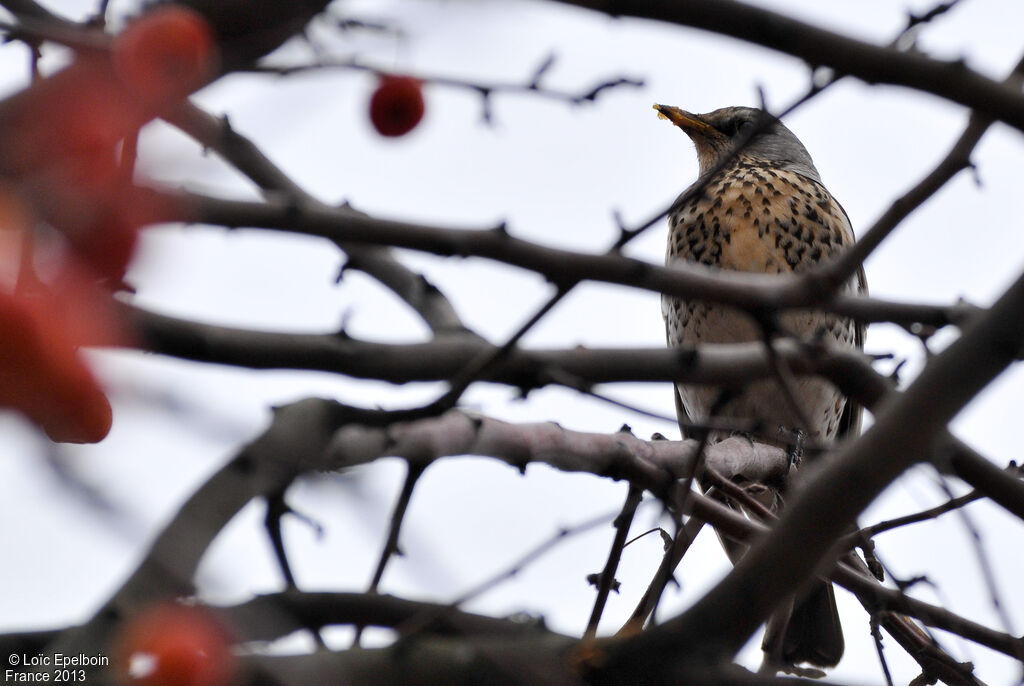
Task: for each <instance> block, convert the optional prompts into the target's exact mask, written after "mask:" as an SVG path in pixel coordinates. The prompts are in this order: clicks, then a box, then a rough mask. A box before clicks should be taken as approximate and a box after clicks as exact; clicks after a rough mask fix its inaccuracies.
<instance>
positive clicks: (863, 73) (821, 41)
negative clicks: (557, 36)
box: [559, 0, 1024, 131]
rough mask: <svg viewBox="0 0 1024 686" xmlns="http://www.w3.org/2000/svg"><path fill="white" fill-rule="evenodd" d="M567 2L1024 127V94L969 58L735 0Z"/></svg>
mask: <svg viewBox="0 0 1024 686" xmlns="http://www.w3.org/2000/svg"><path fill="white" fill-rule="evenodd" d="M559 1H560V2H565V3H566V4H570V5H577V6H579V7H587V8H590V9H593V10H597V11H599V12H605V13H607V14H611V15H613V16H632V17H640V18H646V19H656V20H659V21H664V22H669V23H674V24H681V25H684V26H692V27H694V28H699V29H705V30H707V31H713V32H715V33H720V34H722V35H726V36H733V37H735V38H739V39H742V40H745V41H749V42H751V43H756V44H758V45H763V46H765V47H767V48H771V49H773V50H778V51H779V52H784V53H788V54H790V55H794V56H796V57H800V58H802V59H803V60H804V61H805V62H807V63H808V64H809V65H811V66H812V67H818V66H828V67H831V68H832V69H834V70H835V71H836V72H838V73H839V74H840V75H850V76H856V77H857V78H859V79H861V80H863V81H865V82H867V83H872V84H874V83H889V84H893V85H898V86H907V87H909V88H915V89H917V90H921V91H924V92H927V93H933V94H935V95H938V96H940V97H943V98H946V99H947V100H951V101H953V102H958V103H960V104H962V105H965V106H967V107H969V108H971V109H973V110H975V111H977V112H980V113H984V114H986V115H988V116H990V117H992V118H993V119H998V120H1001V121H1004V122H1006V123H1008V124H1010V125H1011V126H1014V127H1016V128H1018V129H1021V130H1022V131H1024V94H1022V93H1021V92H1020V90H1019V89H1016V88H1013V87H1011V86H1009V85H1007V84H1004V83H999V82H998V81H994V80H992V79H989V78H986V77H984V76H982V75H981V74H978V73H977V72H975V71H972V70H971V69H969V68H967V67H966V66H965V65H964V64H963V63H962V62H949V61H941V60H936V59H932V58H929V57H926V56H924V55H922V54H920V53H917V52H901V51H899V50H897V49H895V48H891V47H885V46H878V45H873V44H871V43H866V42H864V41H859V40H856V39H853V38H849V37H847V36H844V35H842V34H838V33H834V32H832V31H827V30H824V29H821V28H818V27H816V26H813V25H811V24H807V23H805V22H802V21H798V20H796V19H791V18H789V17H787V16H785V15H782V14H778V13H776V12H772V11H770V10H766V9H761V8H759V7H754V6H751V5H746V4H743V3H739V2H735V0H687V2H646V1H642V0H559Z"/></svg>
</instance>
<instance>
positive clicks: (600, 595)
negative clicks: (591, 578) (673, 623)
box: [583, 486, 643, 639]
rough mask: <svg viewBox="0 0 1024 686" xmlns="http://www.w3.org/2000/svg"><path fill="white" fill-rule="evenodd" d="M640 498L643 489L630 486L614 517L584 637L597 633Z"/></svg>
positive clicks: (590, 636)
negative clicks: (611, 535)
mask: <svg viewBox="0 0 1024 686" xmlns="http://www.w3.org/2000/svg"><path fill="white" fill-rule="evenodd" d="M642 499H643V490H642V489H639V488H637V487H636V486H630V487H629V491H628V492H627V493H626V502H625V503H623V505H622V511H621V512H620V513H619V516H618V517H616V518H615V538H614V539H613V540H612V547H611V550H609V551H608V560H607V562H605V565H604V569H602V570H601V574H600V576H598V578H597V598H596V599H595V600H594V609H593V610H592V611H591V613H590V619H589V621H588V622H587V629H586V631H585V632H584V633H583V637H584V639H587V638H593V637H594V636H596V635H597V626H598V624H599V623H600V622H601V615H602V614H603V613H604V606H605V604H606V603H607V602H608V594H609V593H610V592H611V589H612V586H613V585H614V584H615V572H616V570H617V569H618V568H619V559H620V558H621V557H622V550H623V549H624V548H625V547H626V538H627V537H628V536H629V527H630V525H631V524H632V523H633V516H634V515H635V514H636V508H637V507H638V506H639V505H640V501H641V500H642Z"/></svg>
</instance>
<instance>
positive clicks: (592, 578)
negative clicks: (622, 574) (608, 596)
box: [587, 573, 622, 593]
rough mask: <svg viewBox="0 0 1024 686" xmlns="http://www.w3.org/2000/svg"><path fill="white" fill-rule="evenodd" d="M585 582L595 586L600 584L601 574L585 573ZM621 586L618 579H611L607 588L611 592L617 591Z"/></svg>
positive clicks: (597, 586)
mask: <svg viewBox="0 0 1024 686" xmlns="http://www.w3.org/2000/svg"><path fill="white" fill-rule="evenodd" d="M587 583H588V584H590V585H591V586H593V587H595V588H599V587H600V586H601V575H600V574H596V573H595V574H587ZM620 588H622V583H621V582H620V581H619V580H618V579H612V581H611V583H610V584H609V585H608V590H609V591H612V592H613V593H618V592H619V589H620Z"/></svg>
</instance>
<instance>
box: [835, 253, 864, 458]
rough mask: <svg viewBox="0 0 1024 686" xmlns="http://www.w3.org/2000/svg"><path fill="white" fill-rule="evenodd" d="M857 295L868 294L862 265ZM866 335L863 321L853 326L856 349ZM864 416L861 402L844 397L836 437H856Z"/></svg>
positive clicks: (861, 347) (862, 345) (859, 272)
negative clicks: (844, 404)
mask: <svg viewBox="0 0 1024 686" xmlns="http://www.w3.org/2000/svg"><path fill="white" fill-rule="evenodd" d="M856 289H857V295H867V294H868V280H867V276H866V275H865V274H864V266H863V265H861V267H860V269H858V270H857V286H856ZM866 335H867V326H866V325H865V324H863V323H857V324H856V325H855V328H854V334H853V341H854V344H855V345H856V346H857V350H863V349H864V337H865V336H866ZM863 416H864V408H863V407H861V404H860V403H858V402H855V401H854V400H853V399H852V398H847V399H846V408H845V409H844V410H843V416H842V417H841V418H840V419H839V432H838V434H837V438H838V439H839V440H843V439H844V438H856V437H857V436H859V435H860V425H861V420H862V419H863Z"/></svg>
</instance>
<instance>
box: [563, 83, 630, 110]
mask: <svg viewBox="0 0 1024 686" xmlns="http://www.w3.org/2000/svg"><path fill="white" fill-rule="evenodd" d="M619 86H632V87H634V88H643V86H644V82H643V80H641V79H630V78H626V77H619V78H617V79H614V80H611V81H605V82H604V83H599V84H597V85H596V86H594V87H593V88H591V89H590V90H589V91H587V92H586V93H583V94H581V95H578V96H576V97H575V98H572V99H571V100H572V102H573V103H575V104H577V105H580V104H583V103H585V102H594V101H595V100H597V96H598V95H600V94H601V93H602V92H603V91H606V90H608V89H611V88H618V87H619Z"/></svg>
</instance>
